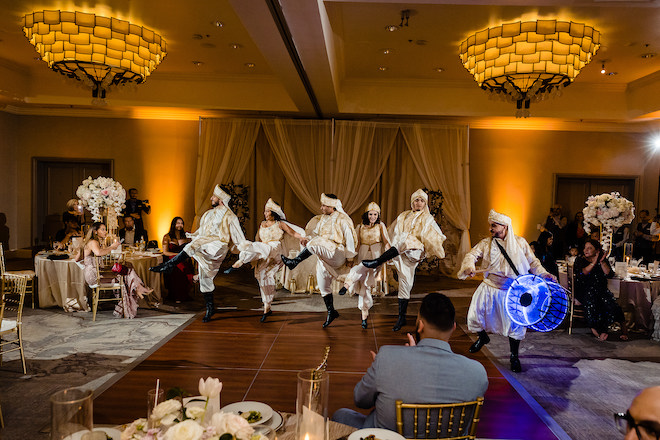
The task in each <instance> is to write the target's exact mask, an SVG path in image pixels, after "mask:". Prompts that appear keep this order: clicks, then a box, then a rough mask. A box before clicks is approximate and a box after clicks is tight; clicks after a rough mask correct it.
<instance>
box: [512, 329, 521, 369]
mask: <svg viewBox="0 0 660 440" xmlns="http://www.w3.org/2000/svg"><path fill="white" fill-rule="evenodd" d="M509 348H510V349H511V371H513V372H514V373H520V372H521V371H522V365H520V359H518V349H519V348H520V341H519V340H517V339H513V338H512V337H509Z"/></svg>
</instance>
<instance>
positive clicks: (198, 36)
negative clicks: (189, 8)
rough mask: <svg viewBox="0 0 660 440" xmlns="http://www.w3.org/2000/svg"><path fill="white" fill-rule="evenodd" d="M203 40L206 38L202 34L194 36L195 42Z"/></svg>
mask: <svg viewBox="0 0 660 440" xmlns="http://www.w3.org/2000/svg"><path fill="white" fill-rule="evenodd" d="M202 38H204V36H203V35H202V34H193V35H192V39H193V40H201V39H202Z"/></svg>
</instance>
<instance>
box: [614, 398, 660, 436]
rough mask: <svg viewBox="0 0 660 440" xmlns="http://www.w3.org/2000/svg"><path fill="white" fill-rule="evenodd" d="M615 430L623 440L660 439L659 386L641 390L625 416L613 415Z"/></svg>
mask: <svg viewBox="0 0 660 440" xmlns="http://www.w3.org/2000/svg"><path fill="white" fill-rule="evenodd" d="M614 419H615V421H616V425H617V428H619V431H620V432H621V433H622V434H626V436H625V437H624V440H637V439H639V440H643V439H658V438H660V386H654V387H649V388H646V389H643V390H642V392H641V393H639V394H638V395H637V397H635V398H634V399H633V401H632V403H631V404H630V408H628V411H627V412H626V413H625V414H621V413H620V414H615V415H614Z"/></svg>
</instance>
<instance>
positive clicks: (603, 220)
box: [582, 192, 635, 250]
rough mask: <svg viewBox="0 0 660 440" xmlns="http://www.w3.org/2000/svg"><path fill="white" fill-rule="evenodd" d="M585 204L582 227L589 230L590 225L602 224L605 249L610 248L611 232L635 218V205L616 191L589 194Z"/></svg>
mask: <svg viewBox="0 0 660 440" xmlns="http://www.w3.org/2000/svg"><path fill="white" fill-rule="evenodd" d="M585 204H586V207H585V208H584V209H583V210H582V213H583V214H584V229H585V230H586V231H587V232H591V226H592V225H596V226H602V228H603V237H601V239H602V245H603V249H605V250H607V249H609V248H610V246H611V243H610V241H611V240H612V233H613V232H614V231H615V230H616V228H618V227H620V226H623V225H625V224H628V223H631V222H632V221H633V219H634V218H635V206H634V205H633V203H632V202H631V201H630V200H628V199H626V198H625V197H621V194H619V193H618V192H611V193H609V194H608V193H605V194H600V195H597V196H589V198H588V199H587V201H586V203H585Z"/></svg>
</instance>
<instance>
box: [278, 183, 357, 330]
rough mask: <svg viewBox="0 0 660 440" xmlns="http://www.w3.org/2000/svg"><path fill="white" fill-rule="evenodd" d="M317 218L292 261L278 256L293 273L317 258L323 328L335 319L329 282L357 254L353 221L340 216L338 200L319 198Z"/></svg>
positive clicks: (330, 282)
mask: <svg viewBox="0 0 660 440" xmlns="http://www.w3.org/2000/svg"><path fill="white" fill-rule="evenodd" d="M321 213H322V214H321V215H317V216H316V217H314V218H312V219H311V220H310V221H309V223H307V226H306V227H305V230H306V231H312V232H311V233H310V234H309V235H308V236H307V237H305V238H304V239H303V240H301V243H302V244H303V245H305V248H304V249H303V250H302V251H301V252H300V253H299V254H298V256H296V257H295V258H287V257H285V256H284V255H282V261H283V262H284V264H285V265H286V266H287V267H288V268H289V269H292V270H293V269H295V267H296V266H297V265H298V264H300V263H301V262H302V261H303V260H305V259H307V258H309V257H311V256H312V254H313V255H316V256H317V257H318V263H317V264H316V282H317V284H318V286H319V290H320V291H321V296H322V297H323V302H325V307H326V309H327V310H328V316H327V318H326V320H325V322H324V323H323V328H326V327H327V326H329V325H330V323H331V322H332V321H334V320H335V319H336V318H337V317H339V312H337V311H336V310H335V308H334V305H333V301H332V290H331V284H332V279H333V278H337V276H338V273H337V270H338V269H339V268H341V267H342V266H344V265H345V263H346V260H347V259H348V260H352V259H353V258H354V257H355V255H357V252H356V251H355V243H356V242H357V237H356V236H355V230H354V229H353V220H351V218H350V217H349V216H348V215H347V214H346V213H345V212H344V209H343V208H342V204H341V200H339V199H338V198H337V196H336V195H334V194H321Z"/></svg>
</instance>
